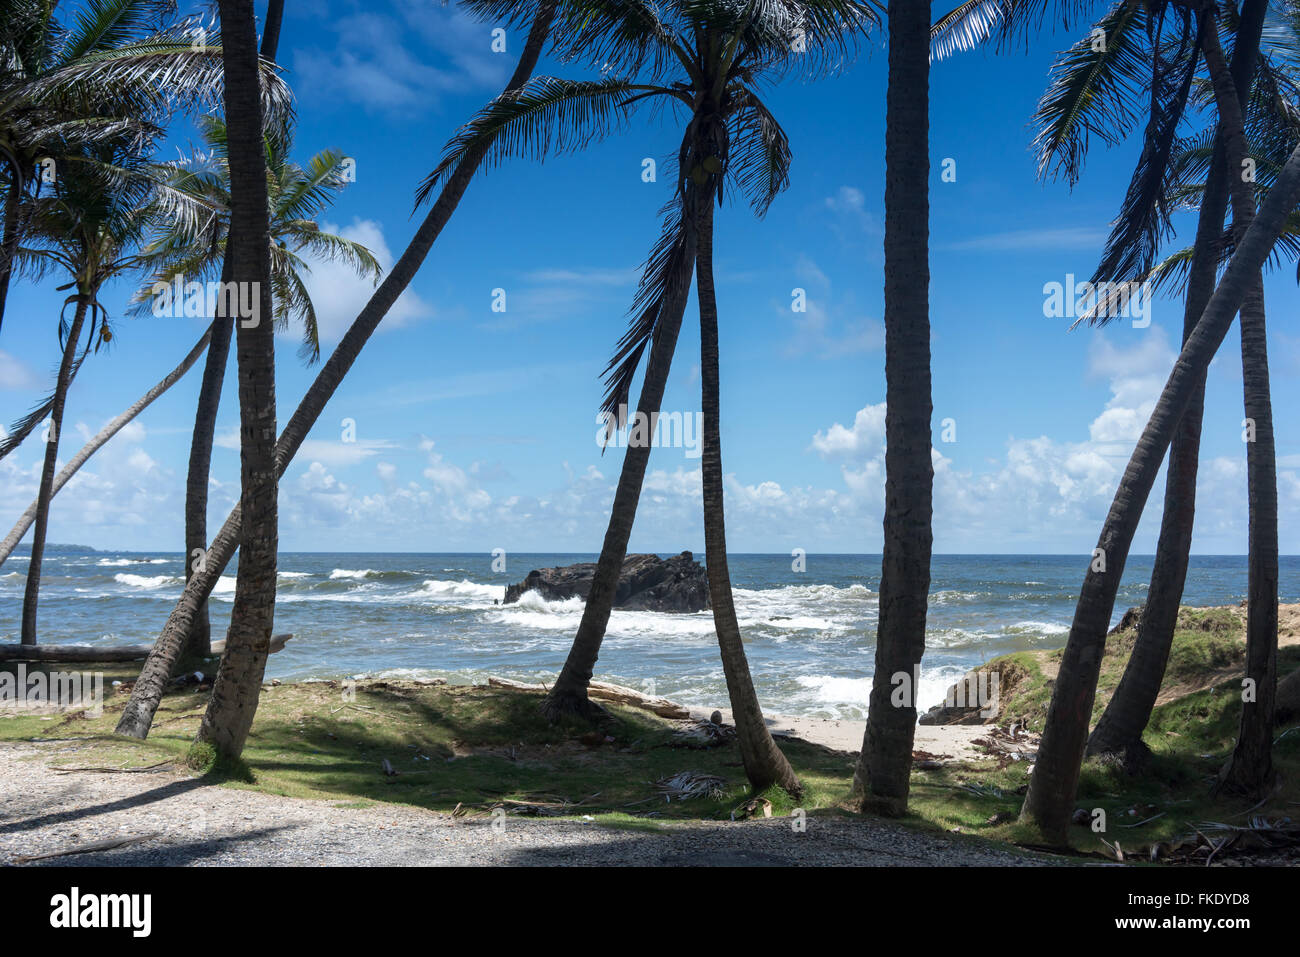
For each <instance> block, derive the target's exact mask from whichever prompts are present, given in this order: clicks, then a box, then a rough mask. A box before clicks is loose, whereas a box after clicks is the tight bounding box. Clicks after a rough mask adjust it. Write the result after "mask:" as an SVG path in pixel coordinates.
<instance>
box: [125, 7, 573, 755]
mask: <svg viewBox="0 0 1300 957" xmlns="http://www.w3.org/2000/svg"><path fill="white" fill-rule="evenodd" d="M554 15H555V3H554V0H548V2H545V3H543V4H542V6H541V7H540V8H539V10H538V13H537V16H536V17H535V18H534V20H533V25H532V29H531V30H530V32H529V34H528V40H527V42H526V43H525V45H524V50H523V53H522V54H520V57H519V64H518V66H516V68H515V72H514V75H513V76H512V77H511V78H510V82H509V83H508V84H507V85H506V92H508V93H509V92H513V91H515V90H518V89H519V88H520V87H522V86H523V85H524V84H525V83H527V82H528V78H529V77H530V76H532V73H533V70H534V69H535V68H536V66H537V60H538V58H539V57H540V56H541V52H542V47H543V46H544V45H545V43H546V38H547V36H548V35H549V33H550V29H551V21H552V19H553V18H554ZM486 151H487V148H486V146H484V147H482V148H480V149H477V150H474V151H471V152H468V153H467V154H466V155H465V157H464V159H462V160H461V162H460V163H459V164H458V165H457V167H456V169H455V171H454V172H453V173H452V174H451V176H450V177H449V178H448V180H447V182H446V183H445V184H444V185H443V187H442V191H441V192H440V193H439V194H438V198H437V200H435V201H434V203H433V206H432V207H431V208H430V209H429V212H428V215H426V216H425V218H424V221H423V222H422V223H421V224H420V228H419V229H418V230H416V232H415V235H414V236H413V237H412V239H411V242H410V245H408V246H407V247H406V251H405V252H403V253H402V255H401V258H399V259H398V260H397V262H396V263H395V264H394V266H393V268H392V269H391V270H390V271H389V273H388V275H387V276H385V277H384V281H383V282H382V283H380V284H379V288H378V289H376V290H375V292H374V294H373V295H372V296H371V297H370V301H369V302H367V303H366V305H365V308H363V309H362V310H361V313H360V315H358V316H357V318H356V319H355V320H354V321H353V323H352V325H351V326H350V327H348V331H347V333H346V334H345V335H344V336H343V339H342V340H341V341H340V342H339V344H338V346H337V347H336V348H335V349H334V352H333V353H331V355H330V357H329V359H328V360H327V361H326V362H325V365H324V366H322V367H321V370H320V372H319V373H317V375H316V378H315V380H314V381H313V382H312V384H311V387H310V388H309V389H308V390H307V394H306V395H304V396H303V398H302V401H301V402H299V403H298V408H297V409H296V410H295V411H294V413H293V417H292V418H291V419H290V420H289V424H288V425H286V426H285V428H284V432H283V433H282V434H281V435H280V439H279V442H277V444H276V449H275V469H276V475H277V476H281V475H283V474H284V470H285V469H286V468H288V466H289V463H290V462H292V461H293V457H294V455H295V453H297V451H298V448H299V446H301V445H302V443H303V441H304V440H305V439H306V438H307V433H308V432H310V431H311V429H312V426H314V425H315V424H316V420H317V419H318V418H319V417H320V414H321V413H322V412H323V411H324V410H325V406H326V404H327V403H328V402H329V400H330V398H331V396H333V395H334V392H335V390H336V389H337V388H338V387H339V385H340V384H341V383H342V382H343V378H344V376H346V375H347V372H348V370H349V369H350V368H352V363H353V362H355V361H356V360H357V357H358V356H360V355H361V350H362V348H363V347H364V346H365V344H366V342H367V341H368V340H369V339H370V336H371V335H372V334H373V333H374V331H375V329H376V328H378V326H379V323H380V321H381V320H382V319H383V318H384V316H386V315H387V314H388V310H389V309H391V308H392V307H393V303H395V302H396V301H397V297H398V296H400V295H401V294H402V293H403V292H404V291H405V290H406V288H407V286H409V285H410V284H411V280H412V279H414V278H415V274H416V273H417V272H418V271H419V269H420V266H421V264H422V263H423V262H424V259H425V257H426V256H428V255H429V250H430V249H432V248H433V244H434V242H435V241H436V240H437V238H438V236H439V234H441V232H442V230H443V228H444V227H445V226H446V225H447V223H448V221H449V220H450V219H451V216H452V213H454V212H455V211H456V206H457V205H458V204H459V203H460V200H461V197H462V196H464V195H465V190H466V189H467V188H468V187H469V184H470V181H471V180H472V179H473V178H474V173H475V172H476V171H477V170H478V167H479V164H480V163H481V162H482V161H483V156H484V154H485V153H486ZM242 525H243V520H242V506H236V507H235V509H234V511H232V512H231V513H230V515H229V517H227V518H226V521H225V524H223V525H222V526H221V529H220V531H218V532H217V535H216V537H215V538H213V539H212V544H211V546H210V547H209V548H208V554H207V561H206V563H205V564H204V566H203V569H202V570H201V571H199V572H196V573H195V574H194V576H193V577H191V578H190V580H189V581H188V582H186V583H185V590H184V591H183V592H182V593H181V597H180V600H179V601H178V602H177V603H176V607H175V608H173V609H172V612H171V615H170V616H169V617H168V619H167V623H166V624H165V625H164V626H163V629H162V632H161V634H159V636H158V640H157V641H156V642H155V643H154V647H153V650H152V651H151V652H150V653H149V657H148V658H147V659H146V660H145V663H144V667H143V668H142V669H141V671H140V677H139V678H138V679H137V680H136V683H135V689H134V690H133V691H132V692H131V698H130V700H129V701H128V702H127V704H126V707H125V709H123V712H122V716H121V718H119V719H118V723H117V733H118V734H125V735H128V736H130V737H134V738H145V737H147V736H148V734H149V729H150V727H151V726H152V724H153V716H154V714H155V713H156V712H157V710H158V704H159V702H161V701H162V693H163V689H164V688H165V687H166V685H167V680H168V678H170V676H171V673H172V669H173V668H174V667H175V664H176V661H177V658H178V656H179V654H180V650H181V646H182V644H183V642H184V639H185V636H186V635H188V634H189V629H190V625H191V623H192V622H193V620H194V616H195V615H196V614H197V613H198V609H199V606H200V605H201V604H202V603H203V602H204V601H206V600H207V598H208V596H209V595H211V594H212V589H213V586H215V585H216V583H217V580H218V579H219V578H220V577H221V573H222V571H224V570H225V567H226V565H227V564H228V563H229V561H230V559H231V558H232V557H233V556H234V554H235V550H236V549H237V548H238V545H239V537H240V532H241V528H242Z"/></svg>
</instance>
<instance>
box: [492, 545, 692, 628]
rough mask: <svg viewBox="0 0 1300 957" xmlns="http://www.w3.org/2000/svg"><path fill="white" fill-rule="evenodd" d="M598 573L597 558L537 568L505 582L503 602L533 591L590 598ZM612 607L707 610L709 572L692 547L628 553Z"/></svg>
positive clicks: (557, 596) (561, 597)
mask: <svg viewBox="0 0 1300 957" xmlns="http://www.w3.org/2000/svg"><path fill="white" fill-rule="evenodd" d="M595 574H596V565H595V563H594V562H581V563H579V564H577V565H562V566H560V567H558V568H537V569H534V570H533V571H531V572H529V573H528V577H527V578H525V579H524V580H523V581H521V582H520V583H519V584H517V585H508V586H506V597H505V604H507V605H509V604H511V603H512V602H517V601H518V600H519V598H520V596H522V595H523V594H524V593H525V592H530V591H535V592H537V593H538V594H540V595H541V596H542V597H543V598H545V599H547V600H548V601H563V600H565V599H566V598H581V599H582V600H583V601H586V600H587V593H588V592H589V591H591V579H592V577H593V576H594V575H595ZM614 607H615V608H631V609H637V610H640V611H669V612H679V613H684V614H689V613H691V612H696V611H703V610H704V609H705V608H708V607H709V579H708V575H707V573H706V572H705V570H704V566H703V565H701V564H700V563H699V562H697V561H696V560H695V558H694V556H692V555H691V553H690V552H682V553H681V554H680V555H675V556H674V557H672V558H669V559H667V560H665V559H662V558H660V557H659V556H658V555H628V556H627V557H626V558H625V559H623V570H622V571H621V572H620V573H619V576H618V590H617V591H616V592H615V594H614Z"/></svg>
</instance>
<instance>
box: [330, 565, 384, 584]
mask: <svg viewBox="0 0 1300 957" xmlns="http://www.w3.org/2000/svg"><path fill="white" fill-rule="evenodd" d="M378 574H379V572H377V571H375V570H374V569H373V568H361V569H355V568H336V569H334V571H332V572H330V581H345V580H346V581H362V580H363V579H366V578H369V577H370V576H371V575H378Z"/></svg>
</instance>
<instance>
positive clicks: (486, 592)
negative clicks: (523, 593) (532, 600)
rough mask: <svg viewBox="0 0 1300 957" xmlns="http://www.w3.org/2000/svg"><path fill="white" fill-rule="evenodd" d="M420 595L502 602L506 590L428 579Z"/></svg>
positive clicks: (466, 582)
mask: <svg viewBox="0 0 1300 957" xmlns="http://www.w3.org/2000/svg"><path fill="white" fill-rule="evenodd" d="M420 593H421V594H424V595H433V596H435V597H438V598H444V597H445V598H482V599H485V600H486V601H492V600H496V601H500V600H501V599H503V598H505V595H506V590H505V587H504V586H502V585H480V584H479V583H478V582H472V581H470V580H468V579H461V580H460V581H458V582H454V581H443V580H441V579H437V578H427V579H425V581H424V584H423V585H422V586H421V587H420ZM529 594H532V593H531V592H530V593H529Z"/></svg>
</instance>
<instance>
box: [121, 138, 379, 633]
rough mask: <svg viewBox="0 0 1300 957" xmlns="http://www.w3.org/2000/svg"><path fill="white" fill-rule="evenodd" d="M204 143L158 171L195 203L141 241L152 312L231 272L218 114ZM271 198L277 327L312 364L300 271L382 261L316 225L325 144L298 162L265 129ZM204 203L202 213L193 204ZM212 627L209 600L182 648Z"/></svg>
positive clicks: (208, 409) (312, 323)
mask: <svg viewBox="0 0 1300 957" xmlns="http://www.w3.org/2000/svg"><path fill="white" fill-rule="evenodd" d="M200 129H201V132H202V137H203V142H204V148H203V149H201V150H195V151H192V153H191V155H190V156H189V157H187V158H186V159H185V160H184V161H181V162H177V163H173V164H169V165H167V166H165V167H162V168H161V169H160V178H161V179H162V180H163V181H164V182H165V183H166V184H167V185H168V187H169V188H170V189H172V190H173V191H174V192H175V193H176V194H178V195H180V196H183V197H186V198H187V199H188V200H189V202H188V204H187V205H186V206H184V207H182V208H180V211H181V213H182V215H178V216H176V217H174V218H173V219H171V220H169V221H167V222H164V223H160V225H159V231H158V235H157V237H156V238H155V239H154V241H153V242H151V243H150V244H149V245H148V246H146V247H145V249H144V253H143V255H144V258H145V262H146V265H149V266H151V267H152V276H151V278H150V280H149V281H148V282H147V283H146V284H145V285H144V286H143V287H142V288H141V289H140V291H139V292H138V293H137V294H136V297H135V311H137V312H141V313H144V312H147V311H148V310H149V308H150V306H151V303H152V302H153V301H154V298H155V297H154V292H153V291H154V289H155V288H158V287H161V288H166V287H167V286H169V285H170V284H171V283H173V282H174V281H179V282H191V281H198V282H204V281H209V280H214V279H217V278H218V277H219V278H221V279H222V280H223V281H225V280H228V279H229V278H230V277H229V274H228V273H227V272H226V271H225V270H226V261H227V252H228V248H229V234H230V156H229V144H228V141H227V129H226V124H225V122H224V121H222V120H221V119H219V118H217V117H212V116H208V117H203V118H202V119H201V121H200ZM263 142H264V152H265V159H266V170H267V177H266V180H267V193H268V201H269V203H270V245H269V249H270V253H271V291H272V305H273V310H274V319H275V325H276V327H277V328H284V327H286V326H287V325H289V324H290V323H291V322H294V321H296V322H299V323H301V325H302V330H303V337H302V348H301V349H300V354H301V355H302V356H303V357H304V358H305V359H307V360H308V361H309V362H315V361H316V360H317V359H318V358H319V356H320V337H319V334H318V331H317V322H316V309H315V305H314V304H313V303H312V300H311V296H310V295H309V294H308V291H307V285H306V282H305V279H304V277H305V276H306V275H307V274H308V273H309V272H310V271H311V266H310V261H312V260H316V261H326V262H337V263H341V264H343V265H344V266H345V267H348V268H350V269H352V270H354V271H355V272H357V273H358V274H359V275H361V276H363V277H369V278H372V279H373V280H374V281H375V282H376V283H377V282H378V281H379V277H380V274H381V272H382V269H381V267H380V265H379V262H378V261H377V260H376V259H375V257H374V255H373V254H372V253H371V252H370V250H369V249H367V248H366V247H365V246H364V245H362V244H361V243H358V242H355V241H354V240H350V239H347V238H345V237H342V236H338V235H336V234H334V233H330V232H327V231H325V230H323V229H321V228H320V224H319V222H318V219H319V217H320V216H321V214H322V213H323V212H324V211H325V210H326V209H327V208H328V206H329V204H330V202H331V201H332V199H333V198H334V196H335V195H336V194H337V193H338V192H339V191H341V190H342V189H343V187H344V185H345V184H344V181H343V178H342V174H341V172H340V168H341V163H342V161H343V159H344V157H343V154H342V153H340V152H338V151H336V150H324V151H322V152H320V153H317V154H316V155H315V156H313V157H312V158H311V159H310V160H309V161H308V162H307V164H306V166H301V165H299V164H297V163H295V162H293V160H292V159H291V152H292V147H293V138H292V128H291V127H290V126H289V125H288V124H285V125H282V126H279V127H275V126H273V127H272V128H271V129H269V130H267V132H266V133H265V134H264V136H263ZM196 210H197V211H199V214H198V215H196V214H195V211H196ZM233 321H234V319H233V317H231V316H226V315H221V316H217V317H214V323H215V324H216V325H215V327H214V329H213V340H214V341H213V345H212V347H211V348H210V349H209V352H208V361H207V363H206V364H205V367H204V370H203V385H202V387H201V388H200V390H199V405H198V409H197V412H196V414H195V420H194V434H193V438H192V440H191V443H190V460H189V471H188V475H187V479H186V484H185V555H186V563H185V571H186V578H189V577H190V576H191V575H193V574H194V571H195V570H196V568H197V567H198V566H199V565H201V564H203V562H204V561H205V558H204V555H205V552H206V548H207V544H208V538H207V511H208V474H209V468H210V464H211V459H212V445H213V438H214V435H215V431H216V421H217V412H218V409H219V406H220V402H221V385H222V380H223V379H224V378H225V366H226V356H227V354H228V350H229V346H230V337H231V328H232V323H233ZM210 638H211V629H210V625H209V621H208V611H207V606H206V605H205V606H204V607H203V608H202V609H201V610H200V612H199V615H198V617H197V618H196V620H195V622H194V628H193V630H192V632H191V636H190V640H189V642H188V643H187V646H186V650H185V656H186V657H189V656H204V655H207V654H209V653H210Z"/></svg>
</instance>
